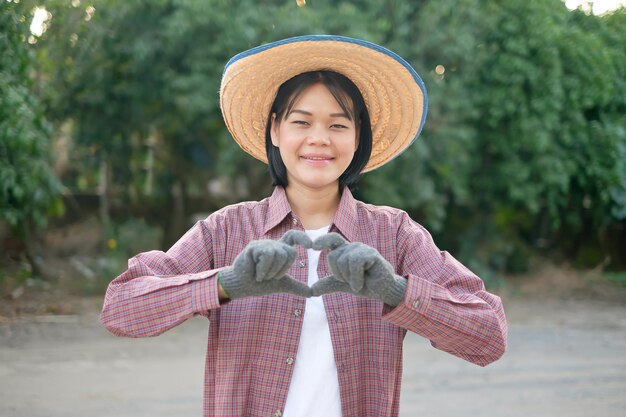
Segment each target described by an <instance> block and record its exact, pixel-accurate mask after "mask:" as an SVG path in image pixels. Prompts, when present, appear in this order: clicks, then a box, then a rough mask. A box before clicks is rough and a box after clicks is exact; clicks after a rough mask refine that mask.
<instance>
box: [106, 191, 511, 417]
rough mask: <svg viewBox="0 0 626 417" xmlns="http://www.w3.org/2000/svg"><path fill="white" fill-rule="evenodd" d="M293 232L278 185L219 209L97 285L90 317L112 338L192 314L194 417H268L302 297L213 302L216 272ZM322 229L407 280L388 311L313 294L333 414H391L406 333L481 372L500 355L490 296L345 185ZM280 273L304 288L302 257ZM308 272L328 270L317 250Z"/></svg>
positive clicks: (393, 213) (500, 315) (283, 386)
mask: <svg viewBox="0 0 626 417" xmlns="http://www.w3.org/2000/svg"><path fill="white" fill-rule="evenodd" d="M290 229H299V230H302V225H301V223H300V221H299V220H298V218H297V217H296V216H295V215H294V213H292V212H291V208H290V206H289V203H288V201H287V198H286V194H285V191H284V189H283V188H281V187H277V188H276V189H275V191H274V193H273V194H272V196H271V197H269V198H266V199H264V200H262V201H259V202H244V203H240V204H236V205H232V206H228V207H225V208H223V209H221V210H219V211H217V212H215V213H213V214H211V215H210V216H209V217H208V218H207V219H206V220H204V221H200V222H198V223H197V224H196V225H195V226H194V227H193V228H191V229H190V230H189V231H188V232H187V233H186V234H185V235H184V236H183V237H182V238H181V239H180V240H179V241H178V242H177V243H176V244H175V245H174V246H173V247H172V248H171V249H170V250H169V251H167V252H166V253H164V252H160V251H151V252H146V253H142V254H139V255H137V256H135V257H134V258H132V259H130V261H129V263H128V270H127V271H125V272H124V273H123V274H121V275H120V276H119V277H117V278H116V279H115V280H114V281H113V282H111V284H110V285H109V288H108V290H107V293H106V296H105V300H104V307H103V310H102V315H101V320H102V323H103V324H104V326H105V327H106V328H107V329H108V330H109V331H110V332H112V333H113V334H115V335H118V336H128V337H146V336H156V335H158V334H160V333H163V332H164V331H166V330H168V329H170V328H172V327H174V326H176V325H177V324H179V323H181V322H183V321H185V320H187V319H188V318H190V317H192V316H193V315H195V314H201V315H204V316H206V317H207V318H208V319H209V321H210V326H209V336H208V349H207V357H206V367H205V384H204V416H205V417H209V416H220V417H222V416H264V417H280V416H281V415H282V410H283V407H284V404H285V399H286V398H287V391H288V389H289V383H290V380H291V375H292V370H293V365H294V363H295V361H296V360H297V358H296V352H297V351H298V341H299V338H300V332H301V328H302V319H303V315H304V307H305V299H304V298H301V297H297V296H294V295H290V294H274V295H269V296H264V297H247V298H242V299H237V300H234V301H230V302H228V303H225V304H222V305H220V302H219V300H218V286H217V276H216V273H217V272H218V271H219V270H220V268H223V267H226V266H229V265H231V263H232V262H233V260H234V258H235V257H236V256H237V254H239V253H240V252H241V250H242V249H243V248H244V247H245V246H246V245H247V244H248V243H249V242H250V241H252V240H256V239H279V238H280V237H281V236H282V235H283V234H284V233H285V232H286V231H287V230H290ZM330 231H334V232H339V233H341V234H342V235H343V236H344V237H345V238H346V239H347V240H348V241H350V242H363V243H366V244H367V245H370V246H372V247H374V248H376V249H377V250H378V251H379V252H380V253H381V254H382V255H383V256H384V257H385V258H386V259H387V260H388V261H389V262H390V263H391V264H392V265H394V267H395V269H396V273H397V274H398V275H400V276H403V277H405V278H406V279H407V280H408V284H407V290H406V294H405V299H404V302H403V303H402V304H400V305H398V306H397V307H395V308H391V307H389V306H388V305H384V304H383V303H382V302H380V301H376V300H370V299H366V298H361V297H356V296H353V295H350V294H345V293H334V294H328V295H324V305H325V308H326V314H327V316H328V323H329V326H330V335H331V338H332V344H333V348H334V354H335V361H336V363H337V370H338V376H339V387H340V395H341V406H342V413H343V415H344V416H350V417H363V416H376V417H379V416H397V415H398V413H399V396H400V381H401V377H402V341H403V339H404V336H405V334H406V331H407V330H410V331H412V332H415V333H417V334H419V335H421V336H423V337H425V338H427V339H429V340H430V341H431V343H432V345H433V346H434V347H435V348H437V349H441V350H443V351H446V352H449V353H451V354H453V355H456V356H458V357H460V358H463V359H465V360H468V361H470V362H473V363H475V364H478V365H481V366H485V365H487V364H489V363H491V362H493V361H495V360H497V359H498V358H499V357H500V356H502V354H503V353H504V351H505V349H506V339H507V324H506V319H505V316H504V311H503V309H502V304H501V301H500V299H499V298H498V297H497V296H495V295H493V294H490V293H488V292H487V291H485V287H484V284H483V282H482V280H481V279H480V278H478V277H477V276H476V275H475V274H473V273H472V272H471V271H469V270H468V269H467V268H466V267H464V266H463V265H462V264H461V263H459V262H458V261H457V260H456V259H454V258H453V257H452V256H451V255H450V254H448V253H447V252H442V251H440V250H439V249H438V248H437V246H435V244H434V243H433V240H432V238H431V236H430V234H429V233H428V231H427V230H426V229H424V228H423V227H422V226H420V225H419V224H417V223H415V222H414V221H412V220H411V219H410V218H409V216H408V215H407V214H406V213H405V212H403V211H401V210H397V209H394V208H389V207H378V206H373V205H369V204H365V203H363V202H360V201H357V200H355V199H354V198H353V196H352V194H351V193H350V191H349V190H348V189H347V188H346V189H344V191H343V194H342V198H341V203H340V206H339V209H338V210H337V213H336V214H335V218H334V220H333V223H332V225H331V228H330ZM297 251H298V258H297V259H296V262H295V263H294V265H293V267H292V268H291V270H290V272H289V273H290V275H291V276H293V277H294V278H295V279H297V280H298V281H301V282H304V283H306V282H307V253H306V249H305V248H303V247H297ZM318 272H319V274H320V276H322V277H323V276H327V275H330V274H331V272H330V269H329V267H328V260H327V252H326V251H323V252H322V253H321V256H320V260H319V266H318Z"/></svg>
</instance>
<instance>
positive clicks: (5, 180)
mask: <svg viewBox="0 0 626 417" xmlns="http://www.w3.org/2000/svg"><path fill="white" fill-rule="evenodd" d="M3 3H5V4H3V5H2V6H0V7H2V9H1V10H0V51H2V53H1V54H0V221H4V222H6V223H7V224H8V225H9V226H10V227H11V228H12V229H13V230H14V231H16V232H17V233H20V234H25V233H27V231H28V229H29V225H30V224H31V223H34V224H35V225H37V226H44V225H45V223H46V220H47V216H48V214H58V213H59V212H60V211H62V209H63V207H62V204H61V203H60V200H59V198H58V192H59V184H58V182H57V180H56V178H55V177H54V175H53V174H52V172H51V169H50V160H49V157H50V155H49V150H48V142H49V137H50V132H51V131H50V128H49V125H48V123H47V122H46V118H45V115H44V110H43V108H42V106H41V104H40V102H39V100H38V98H37V97H36V96H35V94H34V92H33V88H34V83H33V81H32V80H31V78H30V75H31V71H33V63H34V57H33V56H32V54H31V52H30V51H29V49H28V47H27V45H26V44H25V41H24V39H25V38H26V35H27V26H26V24H25V23H24V22H23V20H24V19H21V16H22V15H21V9H19V8H18V7H17V6H16V5H15V4H12V3H8V4H7V3H6V2H3Z"/></svg>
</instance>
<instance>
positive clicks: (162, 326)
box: [100, 217, 220, 337]
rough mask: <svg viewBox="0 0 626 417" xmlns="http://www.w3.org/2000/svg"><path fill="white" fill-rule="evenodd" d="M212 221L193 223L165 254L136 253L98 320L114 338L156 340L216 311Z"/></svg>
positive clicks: (109, 292) (113, 286)
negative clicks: (173, 328) (170, 331)
mask: <svg viewBox="0 0 626 417" xmlns="http://www.w3.org/2000/svg"><path fill="white" fill-rule="evenodd" d="M212 224H213V221H212V218H211V217H209V218H208V219H207V220H205V221H200V222H198V223H196V224H195V225H194V226H193V227H192V228H191V229H190V230H189V231H188V232H187V233H186V234H185V235H184V236H183V237H182V238H181V239H180V240H179V241H178V242H177V243H176V244H174V246H172V248H171V249H170V250H168V251H167V252H162V251H150V252H145V253H140V254H139V255H137V256H135V257H134V258H131V259H130V260H129V261H128V269H127V270H126V271H125V272H123V273H122V274H121V275H119V276H118V277H117V278H115V279H114V280H113V281H112V282H111V283H110V284H109V286H108V288H107V291H106V294H105V298H104V305H103V307H102V313H101V314H100V321H101V322H102V324H103V325H104V327H105V328H106V329H107V330H108V331H109V332H111V333H113V334H115V335H117V336H126V337H147V336H156V335H159V334H161V333H163V332H165V331H166V330H169V329H171V328H172V327H174V326H176V325H178V324H180V323H182V322H183V321H185V320H187V319H188V318H190V317H192V316H193V315H195V314H203V315H207V314H208V311H209V310H212V309H215V308H218V307H219V305H220V303H219V298H218V284H217V272H218V271H219V268H218V269H215V268H214V262H213V238H212V231H213V230H212V229H213V227H212Z"/></svg>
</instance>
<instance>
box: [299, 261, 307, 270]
mask: <svg viewBox="0 0 626 417" xmlns="http://www.w3.org/2000/svg"><path fill="white" fill-rule="evenodd" d="M298 266H299V267H300V268H304V267H305V266H306V262H304V261H300V262H298Z"/></svg>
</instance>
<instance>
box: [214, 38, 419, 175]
mask: <svg viewBox="0 0 626 417" xmlns="http://www.w3.org/2000/svg"><path fill="white" fill-rule="evenodd" d="M317 70H330V71H335V72H338V73H340V74H343V75H345V76H346V77H348V78H349V79H350V80H352V82H354V84H355V85H356V86H357V87H358V88H359V90H360V91H361V94H362V95H363V98H364V100H365V104H366V106H367V108H368V111H369V116H370V120H371V125H372V141H373V143H372V155H371V157H370V160H369V162H368V164H367V165H366V166H365V169H364V170H363V171H364V172H366V171H371V170H373V169H375V168H378V167H380V166H381V165H383V164H385V163H387V162H389V161H390V160H391V159H393V158H395V157H396V156H398V155H399V154H400V153H402V152H403V151H404V150H405V149H406V148H407V147H408V146H410V145H411V143H413V142H414V141H415V140H416V139H417V137H418V136H419V133H420V132H421V130H422V127H423V125H424V121H425V119H426V112H427V107H428V106H427V102H428V101H427V100H428V99H427V94H426V88H425V87H424V83H423V82H422V79H421V78H420V77H419V75H418V74H417V73H416V72H415V70H414V69H413V68H412V67H411V66H410V65H409V64H408V63H407V62H406V61H404V60H403V59H402V58H401V57H400V56H398V55H396V54H395V53H393V52H392V51H389V50H388V49H386V48H383V47H381V46H379V45H376V44H373V43H370V42H366V41H362V40H358V39H352V38H346V37H342V36H327V35H313V36H300V37H296V38H289V39H285V40H282V41H279V42H273V43H270V44H266V45H262V46H259V47H256V48H253V49H250V50H248V51H245V52H242V53H240V54H238V55H236V56H234V57H233V58H232V59H231V60H230V61H229V62H228V63H227V64H226V67H225V69H224V74H223V76H222V83H221V88H220V105H221V109H222V114H223V116H224V121H225V122H226V127H227V128H228V130H229V131H230V133H231V135H232V136H233V139H234V140H235V141H236V142H237V143H238V144H239V146H240V147H241V148H242V149H243V150H244V151H246V152H247V153H249V154H250V155H252V156H253V157H255V158H256V159H259V160H260V161H263V162H265V163H267V156H266V151H265V130H266V123H267V120H268V115H269V112H270V109H271V106H272V103H273V102H274V99H275V97H276V93H277V91H278V88H279V87H280V85H281V84H283V83H284V82H285V81H287V80H289V79H291V78H293V77H294V76H296V75H298V74H301V73H303V72H308V71H317Z"/></svg>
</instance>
